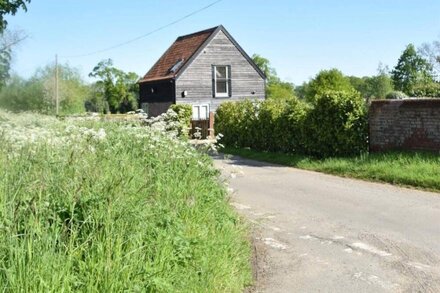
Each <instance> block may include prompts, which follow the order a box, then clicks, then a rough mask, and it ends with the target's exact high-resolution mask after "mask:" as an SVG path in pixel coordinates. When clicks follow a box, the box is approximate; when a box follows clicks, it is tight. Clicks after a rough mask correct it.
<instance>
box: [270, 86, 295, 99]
mask: <svg viewBox="0 0 440 293" xmlns="http://www.w3.org/2000/svg"><path fill="white" fill-rule="evenodd" d="M267 97H268V98H270V99H274V100H283V99H287V100H289V99H293V98H295V86H294V85H293V84H292V83H290V82H283V81H279V82H272V83H269V84H268V85H267Z"/></svg>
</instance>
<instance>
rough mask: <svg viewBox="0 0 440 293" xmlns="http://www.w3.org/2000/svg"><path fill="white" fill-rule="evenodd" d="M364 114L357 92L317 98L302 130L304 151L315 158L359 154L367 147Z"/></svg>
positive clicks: (324, 95)
mask: <svg viewBox="0 0 440 293" xmlns="http://www.w3.org/2000/svg"><path fill="white" fill-rule="evenodd" d="M367 137H368V127H367V111H366V106H365V103H364V101H363V99H362V98H361V97H360V94H359V93H358V92H355V91H352V92H345V91H329V92H327V93H325V94H323V95H322V96H320V97H318V98H317V99H316V101H315V104H314V107H313V108H312V109H311V110H310V111H309V112H308V113H307V116H306V118H305V121H304V127H303V136H302V138H303V140H304V144H305V152H306V153H309V154H312V155H314V156H318V157H329V156H344V155H354V154H359V153H361V152H363V151H366V150H367V147H368V140H367Z"/></svg>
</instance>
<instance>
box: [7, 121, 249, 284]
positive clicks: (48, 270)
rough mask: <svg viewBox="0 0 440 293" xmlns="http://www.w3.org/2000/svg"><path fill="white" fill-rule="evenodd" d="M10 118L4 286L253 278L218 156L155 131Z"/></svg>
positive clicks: (236, 281) (213, 281)
mask: <svg viewBox="0 0 440 293" xmlns="http://www.w3.org/2000/svg"><path fill="white" fill-rule="evenodd" d="M1 114H2V113H1V112H0V129H3V130H0V291H3V292H73V291H74V292H122V291H129V292H220V291H221V292H239V291H241V290H242V289H243V288H244V286H246V285H247V284H248V283H249V282H250V280H251V273H250V267H249V259H250V249H249V245H248V243H247V241H246V237H245V236H246V233H245V230H244V228H243V224H242V223H241V222H240V221H239V219H238V218H237V216H236V215H235V214H234V213H233V212H231V209H230V207H229V205H228V203H227V200H226V194H225V190H224V187H223V186H222V185H221V184H220V183H219V181H218V174H217V171H216V170H215V169H214V168H213V166H212V162H211V160H210V158H209V157H208V156H205V155H202V154H200V153H197V152H196V151H194V150H193V149H191V148H190V147H189V146H188V145H187V144H186V143H184V142H182V141H179V140H177V139H174V138H170V137H168V136H166V135H162V134H159V133H156V132H153V131H152V130H149V129H148V128H144V127H138V126H127V125H124V124H115V123H102V122H96V121H82V122H76V121H66V122H60V121H56V120H53V119H49V118H46V117H37V118H35V116H32V115H30V116H27V117H25V118H23V119H22V120H20V119H21V118H20V117H19V118H16V117H11V115H9V116H8V115H7V114H5V113H3V116H2V115H1ZM14 119H15V120H16V121H14ZM5 129H6V130H5ZM20 132H21V133H23V132H24V133H25V134H24V135H22V136H23V137H22V140H20V139H17V138H16V137H17V136H20V134H19V133H20ZM14 135H15V137H14ZM32 135H34V136H33V137H32V138H30V137H31V136H32Z"/></svg>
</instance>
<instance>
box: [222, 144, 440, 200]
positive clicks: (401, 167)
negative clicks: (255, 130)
mask: <svg viewBox="0 0 440 293" xmlns="http://www.w3.org/2000/svg"><path fill="white" fill-rule="evenodd" d="M222 152H224V153H226V154H231V155H237V156H240V157H243V158H247V159H252V160H259V161H264V162H269V163H274V164H279V165H285V166H290V167H295V168H301V169H306V170H313V171H318V172H324V173H329V174H335V175H339V176H344V177H352V178H359V179H366V180H371V181H380V182H387V183H391V184H398V185H404V186H412V187H417V188H423V189H429V190H433V191H437V192H439V191H440V180H438V174H440V157H439V156H438V154H435V153H430V152H426V153H423V152H406V153H405V152H403V153H398V152H388V153H372V154H362V155H360V156H356V157H349V158H326V159H316V158H312V157H308V156H304V155H300V154H285V153H272V152H261V151H256V150H251V149H236V148H231V147H226V148H224V149H223V150H222Z"/></svg>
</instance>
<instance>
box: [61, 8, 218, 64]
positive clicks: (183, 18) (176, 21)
mask: <svg viewBox="0 0 440 293" xmlns="http://www.w3.org/2000/svg"><path fill="white" fill-rule="evenodd" d="M222 1H223V0H216V1H214V2H211V3H210V4H208V5H206V6H204V7H202V8H199V9H197V10H194V11H193V12H191V13H189V14H186V15H184V16H182V17H180V18H178V19H176V20H174V21H172V22H170V23H167V24H165V25H163V26H161V27H158V28H156V29H154V30H152V31H149V32H147V33H145V34H143V35H140V36H137V37H135V38H133V39H130V40H127V41H125V42H122V43H118V44H116V45H113V46H110V47H107V48H104V49H100V50H96V51H92V52H89V53H84V54H78V55H68V56H60V57H61V58H65V59H66V58H80V57H87V56H91V55H95V54H99V53H103V52H107V51H110V50H113V49H116V48H119V47H122V46H125V45H128V44H131V43H133V42H136V41H139V40H140V39H143V38H146V37H148V36H150V35H152V34H154V33H157V32H158V31H161V30H163V29H165V28H168V27H170V26H173V25H175V24H177V23H179V22H181V21H183V20H185V19H187V18H189V17H191V16H193V15H195V14H198V13H200V12H202V11H204V10H206V9H208V8H210V7H212V6H214V5H216V4H217V3H219V2H222Z"/></svg>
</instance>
